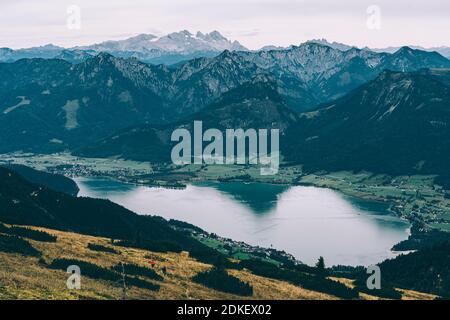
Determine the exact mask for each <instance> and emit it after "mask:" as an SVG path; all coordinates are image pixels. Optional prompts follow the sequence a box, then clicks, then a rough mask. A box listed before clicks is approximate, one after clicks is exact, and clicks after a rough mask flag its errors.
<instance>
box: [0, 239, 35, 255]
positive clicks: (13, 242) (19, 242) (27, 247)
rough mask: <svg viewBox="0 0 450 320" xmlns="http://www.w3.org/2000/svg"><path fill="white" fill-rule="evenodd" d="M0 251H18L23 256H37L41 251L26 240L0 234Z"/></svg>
mask: <svg viewBox="0 0 450 320" xmlns="http://www.w3.org/2000/svg"><path fill="white" fill-rule="evenodd" d="M0 251H1V252H6V253H19V254H22V255H24V256H32V257H39V256H40V255H41V253H40V252H39V251H38V250H36V249H35V248H34V247H33V246H32V245H31V244H30V243H29V242H28V241H26V240H24V239H22V238H19V237H17V236H14V235H3V234H0Z"/></svg>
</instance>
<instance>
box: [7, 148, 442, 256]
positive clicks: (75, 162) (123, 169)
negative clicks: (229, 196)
mask: <svg viewBox="0 0 450 320" xmlns="http://www.w3.org/2000/svg"><path fill="white" fill-rule="evenodd" d="M11 162H13V163H16V164H23V165H26V166H30V167H33V168H36V169H39V170H45V171H48V172H52V173H60V174H64V175H67V176H71V177H77V178H80V177H85V178H100V179H101V178H109V179H112V180H117V181H120V182H122V183H130V184H131V186H132V185H142V186H148V187H163V188H175V189H184V188H185V187H186V185H188V184H192V183H194V184H195V183H202V182H208V181H209V182H218V183H227V182H230V183H233V182H235V183H242V184H244V183H266V184H274V185H279V186H286V187H288V186H314V187H319V188H327V189H332V190H336V191H338V192H339V193H341V194H343V195H344V196H348V197H352V198H355V199H361V200H363V201H375V202H380V203H384V204H385V205H386V206H387V208H388V210H389V212H390V214H393V215H395V216H398V217H401V218H403V219H406V220H408V221H409V222H410V223H414V224H417V225H420V226H421V228H422V229H423V230H425V231H427V230H428V231H432V230H435V231H436V232H438V235H439V237H441V236H443V237H444V239H445V237H448V236H447V234H449V233H448V231H449V225H450V216H449V211H450V199H449V198H448V196H447V194H448V193H447V191H446V190H445V189H444V188H442V186H439V185H438V184H436V183H435V176H433V175H429V176H425V175H422V176H421V175H413V176H390V175H382V174H372V173H369V172H364V171H362V172H359V173H354V172H350V171H341V172H316V173H307V172H303V170H302V167H301V166H286V165H282V166H281V167H280V171H279V173H278V174H277V175H274V176H261V175H260V172H259V168H258V167H253V166H250V167H249V166H237V165H235V166H227V165H223V166H219V165H212V166H206V165H203V166H202V165H194V164H191V165H185V166H183V167H179V166H177V167H174V166H172V165H161V164H150V163H145V162H137V161H131V160H120V159H95V158H82V157H75V156H72V155H69V154H56V155H33V154H19V153H16V154H4V155H1V156H0V163H11ZM180 213H181V212H180ZM156 214H157V213H156ZM194 224H195V223H194ZM206 230H207V231H210V230H208V229H206ZM412 231H413V235H412V236H411V237H413V238H414V236H416V233H417V229H415V228H413V229H412ZM433 237H435V236H434V235H433ZM234 240H236V239H234ZM427 241H429V239H427V237H425V240H423V239H422V240H420V242H427ZM394 244H395V243H393V244H392V245H394ZM416 246H417V244H416ZM277 249H284V248H277ZM410 249H415V247H414V246H413V247H411V248H410V247H409V246H408V247H407V250H410ZM288 252H289V251H288Z"/></svg>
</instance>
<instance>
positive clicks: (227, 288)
mask: <svg viewBox="0 0 450 320" xmlns="http://www.w3.org/2000/svg"><path fill="white" fill-rule="evenodd" d="M192 280H193V281H194V282H197V283H200V284H203V285H205V286H207V287H208V288H211V289H215V290H219V291H222V292H227V293H232V294H237V295H240V296H251V295H253V288H252V286H250V285H249V284H248V283H246V282H243V281H241V280H239V279H238V278H236V277H233V276H231V275H229V274H228V273H227V272H226V271H225V270H224V269H219V268H214V269H212V270H210V271H206V272H201V273H199V274H197V275H196V276H194V277H193V278H192Z"/></svg>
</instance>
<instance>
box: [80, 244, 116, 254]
mask: <svg viewBox="0 0 450 320" xmlns="http://www.w3.org/2000/svg"><path fill="white" fill-rule="evenodd" d="M87 247H88V249H89V250H92V251H99V252H106V253H113V254H119V253H120V252H118V251H117V250H115V249H113V248H110V247H105V246H102V245H100V244H95V243H88V246H87Z"/></svg>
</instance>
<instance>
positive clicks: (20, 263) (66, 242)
mask: <svg viewBox="0 0 450 320" xmlns="http://www.w3.org/2000/svg"><path fill="white" fill-rule="evenodd" d="M33 228H34V227H33ZM34 229H38V230H42V231H45V232H48V233H50V234H53V235H56V236H57V237H58V240H57V242H56V243H45V242H37V241H32V240H29V241H30V243H31V244H32V245H33V246H34V247H35V248H36V249H38V250H39V251H41V252H42V258H43V259H45V260H46V261H47V262H51V261H52V260H53V259H56V258H72V259H78V260H83V261H87V262H91V263H95V264H97V265H101V266H103V267H111V266H113V265H115V264H117V263H119V262H124V263H134V264H138V265H141V266H148V261H149V260H155V261H157V262H158V263H157V265H156V266H155V270H156V271H157V272H158V273H159V274H160V275H163V273H162V272H161V269H162V268H163V267H165V268H166V274H164V275H163V276H164V281H162V282H155V283H157V284H159V285H160V286H161V288H160V290H159V291H156V292H154V291H149V290H145V289H139V288H135V287H131V288H129V289H128V290H127V298H129V299H186V300H187V299H249V298H250V299H334V297H332V296H330V295H327V294H323V293H320V292H314V291H310V290H305V289H302V288H300V287H296V286H293V285H291V284H288V283H286V282H282V281H277V280H272V279H267V278H263V277H259V276H256V275H253V274H251V273H249V272H247V271H240V270H230V271H229V272H230V274H232V275H234V276H236V277H238V278H240V279H241V280H244V281H246V282H249V283H250V284H251V285H252V286H253V288H254V295H253V296H252V297H241V296H236V295H232V294H227V293H223V292H219V291H216V290H212V289H209V288H207V287H204V286H202V285H200V284H197V283H194V282H193V281H192V280H191V278H192V277H193V276H194V275H196V274H197V273H199V272H202V271H205V270H208V269H210V268H211V267H212V266H210V265H207V264H203V263H200V262H198V261H196V260H194V259H191V258H190V257H189V256H188V255H187V254H185V253H181V254H177V253H154V252H149V251H145V250H139V249H133V248H122V247H114V248H115V249H116V250H117V251H119V252H120V254H111V253H104V252H97V251H91V250H89V249H88V248H87V245H88V244H89V243H96V244H101V245H104V246H111V245H110V240H109V239H105V238H98V237H91V236H85V235H80V234H76V233H70V232H61V231H55V230H49V229H45V228H34ZM38 260H39V259H38V258H32V257H24V256H21V255H17V254H6V253H0V299H120V298H121V296H122V289H121V286H120V284H114V283H112V282H108V281H100V280H93V279H89V278H87V277H83V276H82V278H81V279H82V280H81V284H82V289H81V290H68V289H67V287H66V280H67V278H68V276H69V275H68V274H67V273H65V272H64V271H61V270H51V269H48V268H46V267H45V266H43V265H41V264H40V263H39V262H38ZM81 272H82V275H83V271H81Z"/></svg>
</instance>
